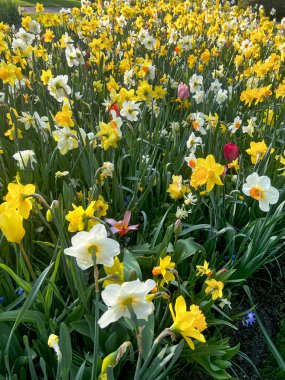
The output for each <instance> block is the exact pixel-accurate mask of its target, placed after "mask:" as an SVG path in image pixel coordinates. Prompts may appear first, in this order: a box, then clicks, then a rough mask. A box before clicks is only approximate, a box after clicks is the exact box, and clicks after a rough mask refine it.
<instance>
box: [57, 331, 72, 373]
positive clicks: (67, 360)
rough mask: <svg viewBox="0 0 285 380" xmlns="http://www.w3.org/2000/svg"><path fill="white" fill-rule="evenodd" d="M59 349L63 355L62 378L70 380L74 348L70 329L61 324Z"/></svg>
mask: <svg viewBox="0 0 285 380" xmlns="http://www.w3.org/2000/svg"><path fill="white" fill-rule="evenodd" d="M59 347H60V351H61V354H62V359H61V376H62V379H63V380H65V379H66V380H68V379H69V371H70V366H71V363H72V347H71V340H70V335H69V331H68V328H67V327H66V325H65V323H61V325H60V332H59Z"/></svg>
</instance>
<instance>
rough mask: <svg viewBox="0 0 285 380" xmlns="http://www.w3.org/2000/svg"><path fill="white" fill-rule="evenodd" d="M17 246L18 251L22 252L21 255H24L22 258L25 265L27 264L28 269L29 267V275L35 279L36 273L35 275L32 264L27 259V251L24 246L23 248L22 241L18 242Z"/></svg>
mask: <svg viewBox="0 0 285 380" xmlns="http://www.w3.org/2000/svg"><path fill="white" fill-rule="evenodd" d="M19 247H20V251H21V253H22V256H23V257H24V260H25V262H26V265H27V267H28V269H29V271H30V274H31V276H32V279H33V280H34V281H35V280H36V275H35V272H34V270H33V267H32V265H31V262H30V260H29V257H28V255H27V253H26V251H25V248H24V246H23V244H22V243H19Z"/></svg>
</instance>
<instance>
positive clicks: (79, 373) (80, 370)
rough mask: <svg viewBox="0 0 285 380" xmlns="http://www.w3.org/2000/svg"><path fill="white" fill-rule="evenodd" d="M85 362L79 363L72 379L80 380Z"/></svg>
mask: <svg viewBox="0 0 285 380" xmlns="http://www.w3.org/2000/svg"><path fill="white" fill-rule="evenodd" d="M85 364H86V362H85V361H84V362H83V363H82V364H81V366H80V368H79V370H78V372H77V374H76V377H75V379H74V380H82V377H83V375H84V370H85Z"/></svg>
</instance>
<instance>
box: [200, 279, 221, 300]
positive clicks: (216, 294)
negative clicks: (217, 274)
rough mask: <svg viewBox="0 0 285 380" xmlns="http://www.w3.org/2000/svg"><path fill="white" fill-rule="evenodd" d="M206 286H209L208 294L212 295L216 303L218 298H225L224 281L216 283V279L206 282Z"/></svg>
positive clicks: (207, 288)
mask: <svg viewBox="0 0 285 380" xmlns="http://www.w3.org/2000/svg"><path fill="white" fill-rule="evenodd" d="M205 284H206V285H208V286H207V287H206V289H205V293H206V294H211V295H212V299H213V300H214V301H215V300H216V299H217V298H222V297H223V288H224V283H223V282H222V281H216V280H215V279H214V278H213V279H211V280H206V281H205Z"/></svg>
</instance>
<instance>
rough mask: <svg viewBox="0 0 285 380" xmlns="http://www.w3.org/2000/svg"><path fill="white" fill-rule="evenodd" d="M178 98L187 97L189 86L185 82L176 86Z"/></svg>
mask: <svg viewBox="0 0 285 380" xmlns="http://www.w3.org/2000/svg"><path fill="white" fill-rule="evenodd" d="M178 98H180V99H181V100H184V99H187V98H189V88H188V86H187V84H184V83H182V82H181V83H180V84H179V86H178Z"/></svg>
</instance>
